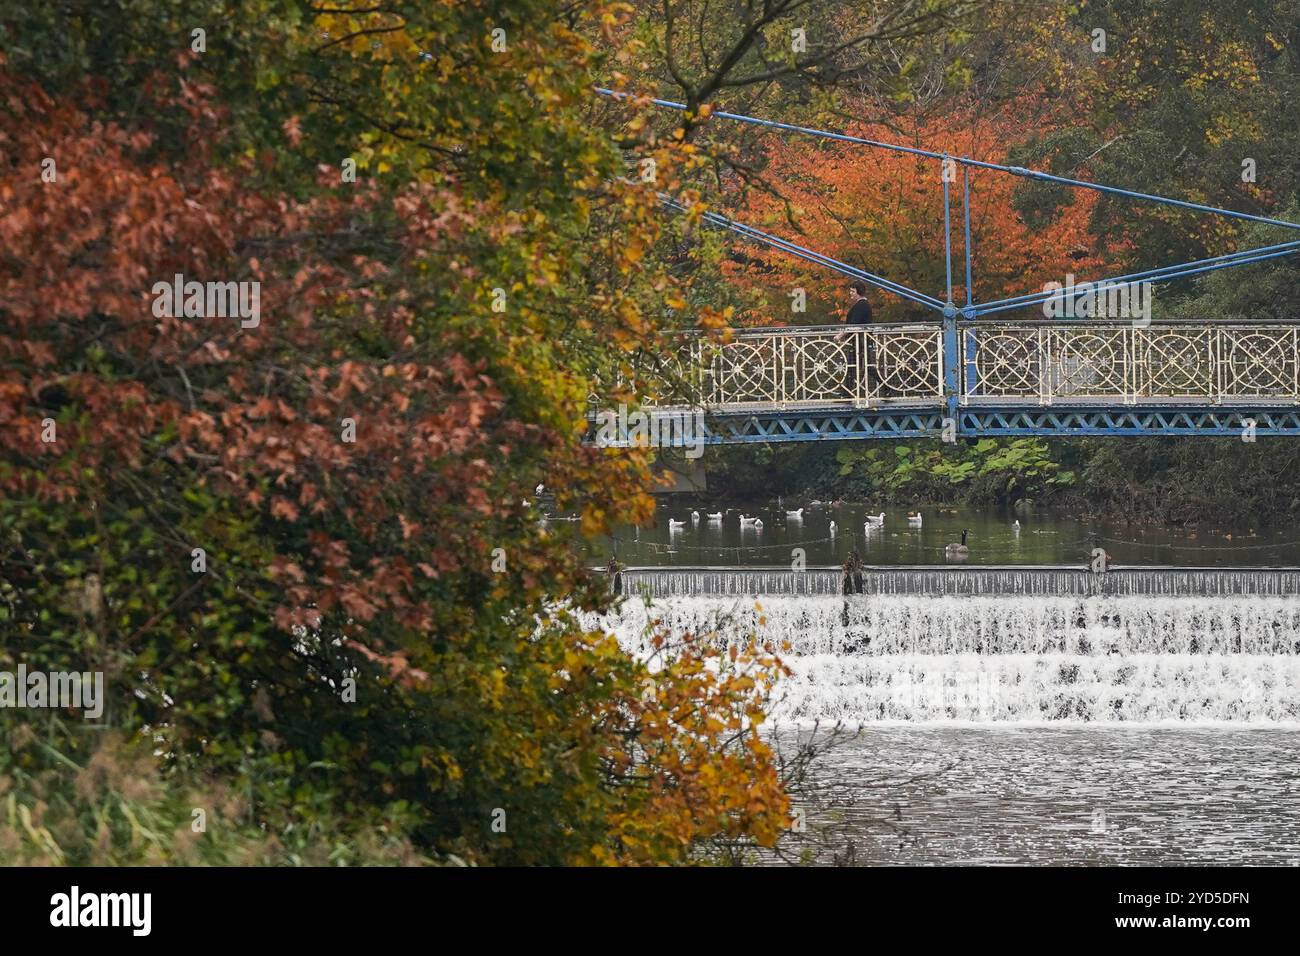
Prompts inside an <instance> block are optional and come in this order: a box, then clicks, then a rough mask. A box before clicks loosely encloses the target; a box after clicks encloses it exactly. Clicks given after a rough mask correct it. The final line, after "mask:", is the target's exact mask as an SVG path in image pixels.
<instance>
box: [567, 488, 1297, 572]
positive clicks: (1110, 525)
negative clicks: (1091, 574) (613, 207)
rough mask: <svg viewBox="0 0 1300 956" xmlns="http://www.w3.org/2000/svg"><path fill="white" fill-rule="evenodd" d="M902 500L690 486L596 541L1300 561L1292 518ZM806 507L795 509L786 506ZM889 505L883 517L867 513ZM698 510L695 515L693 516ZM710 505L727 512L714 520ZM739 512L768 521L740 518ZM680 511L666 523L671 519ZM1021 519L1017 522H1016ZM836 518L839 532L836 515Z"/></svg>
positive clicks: (760, 557)
mask: <svg viewBox="0 0 1300 956" xmlns="http://www.w3.org/2000/svg"><path fill="white" fill-rule="evenodd" d="M909 510H915V509H909V508H906V507H888V506H881V505H871V504H866V505H864V504H844V503H840V504H834V503H821V502H807V501H797V502H796V501H786V502H783V503H782V505H781V506H780V507H776V506H775V505H766V506H759V505H754V506H738V507H726V506H723V505H719V504H707V503H705V502H703V501H701V500H699V499H696V498H693V497H690V496H684V495H667V496H663V497H661V498H660V499H659V504H658V508H657V512H656V523H655V527H653V528H640V529H637V528H632V527H624V528H620V529H618V530H617V531H616V532H615V535H614V538H615V540H609V539H606V540H603V541H601V542H599V543H597V544H596V545H595V546H593V548H592V549H591V552H590V554H591V559H592V563H594V564H600V565H603V564H604V563H605V560H606V559H607V558H608V556H609V554H610V553H611V551H614V550H616V551H617V554H618V558H619V560H620V561H621V562H622V563H623V564H624V565H634V566H635V565H781V564H787V563H789V561H790V560H791V549H793V548H796V547H799V548H803V549H804V551H805V557H806V560H807V562H808V564H809V565H819V564H823V565H825V564H840V563H841V562H843V560H844V558H845V557H846V556H847V555H848V553H849V551H850V550H851V549H854V548H856V549H857V550H858V551H859V553H860V554H862V555H863V557H864V560H865V561H866V563H867V564H883V565H894V564H905V565H912V564H945V563H949V559H948V558H947V556H946V554H945V551H946V547H947V545H949V544H953V543H956V542H958V541H960V539H961V532H962V530H963V529H969V530H970V532H971V534H970V537H969V538H968V541H967V544H968V546H969V548H970V552H969V555H968V556H967V557H966V558H965V563H967V564H974V565H983V564H1078V565H1082V564H1084V563H1086V562H1087V560H1088V557H1089V554H1090V552H1091V550H1092V548H1093V547H1094V546H1097V545H1100V546H1102V547H1104V548H1105V549H1106V550H1107V551H1108V552H1109V554H1110V556H1111V560H1112V561H1113V562H1114V563H1116V564H1128V565H1181V566H1196V567H1221V566H1244V565H1249V566H1270V565H1271V566H1285V565H1300V531H1297V530H1296V528H1294V527H1285V526H1284V527H1280V528H1252V527H1238V528H1221V529H1207V528H1201V529H1185V528H1164V527H1141V526H1130V525H1125V524H1122V523H1117V522H1106V521H1098V520H1081V519H1078V518H1074V517H1070V516H1065V515H1059V514H1053V513H1050V512H1046V511H1030V512H1022V513H1011V512H1006V513H999V512H996V511H990V510H978V509H972V508H957V507H953V508H947V507H921V508H920V509H919V512H920V514H921V524H920V526H919V527H918V526H915V525H913V524H909V522H908V520H907V514H908V511H909ZM793 511H801V512H802V514H799V515H794V514H790V513H789V512H793ZM881 511H884V512H885V521H884V524H883V526H875V525H868V523H867V521H866V518H867V516H868V515H869V514H870V515H878V514H879V513H880V512H881ZM692 512H697V513H698V514H699V520H698V521H696V520H694V519H693V518H692ZM709 514H721V516H722V517H721V518H720V519H719V520H710V519H709V517H708V515H709ZM741 515H745V516H747V517H756V518H758V519H760V520H761V521H762V527H761V528H758V527H756V526H755V525H753V524H750V523H746V524H745V525H744V526H742V525H741V521H740V518H741ZM670 519H671V520H673V521H680V522H682V524H681V525H680V526H670V524H669V521H670ZM1016 522H1018V523H1019V526H1018V527H1017V526H1016ZM832 523H834V525H835V529H834V532H832V530H831V524H832Z"/></svg>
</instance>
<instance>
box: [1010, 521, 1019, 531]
mask: <svg viewBox="0 0 1300 956" xmlns="http://www.w3.org/2000/svg"><path fill="white" fill-rule="evenodd" d="M1011 530H1012V531H1019V530H1020V519H1019V518H1017V519H1016V520H1015V521H1013V522H1011Z"/></svg>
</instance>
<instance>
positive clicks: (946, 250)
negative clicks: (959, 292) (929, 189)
mask: <svg viewBox="0 0 1300 956" xmlns="http://www.w3.org/2000/svg"><path fill="white" fill-rule="evenodd" d="M939 178H940V179H942V180H943V266H944V270H945V273H946V275H947V281H948V305H952V222H951V220H952V216H951V214H950V213H949V212H948V206H949V203H948V157H947V156H945V157H944V158H943V165H942V166H940V167H939Z"/></svg>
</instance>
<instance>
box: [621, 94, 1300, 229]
mask: <svg viewBox="0 0 1300 956" xmlns="http://www.w3.org/2000/svg"><path fill="white" fill-rule="evenodd" d="M596 92H597V93H600V94H601V95H603V96H610V97H613V98H615V99H629V98H632V96H633V95H632V94H631V93H620V92H618V91H617V90H610V89H606V88H604V87H597V88H596ZM650 102H652V103H654V104H655V105H656V106H663V107H666V108H668V109H674V110H685V109H687V108H688V107H687V106H686V104H685V103H674V102H673V101H671V100H660V99H654V98H651V100H650ZM711 115H713V116H717V117H719V118H720V119H727V120H734V121H736V122H738V123H750V124H753V125H755V126H767V127H770V128H772V129H780V130H785V131H786V132H790V133H801V134H804V135H807V136H817V137H820V138H822V139H832V140H837V141H839V142H843V143H857V144H858V145H861V146H874V147H877V148H879V149H888V150H892V151H894V152H898V153H908V154H910V155H913V156H924V157H926V158H927V159H937V160H940V161H942V160H943V159H944V158H945V155H944V154H943V153H936V152H934V151H933V150H929V149H917V148H915V147H912V146H900V145H898V144H897V143H885V142H881V141H880V140H874V139H864V138H862V137H860V136H849V135H848V134H846V133H832V132H829V131H827V130H821V129H814V128H812V127H809V126H795V125H793V124H790V123H778V122H776V121H775V120H765V119H759V118H758V117H755V116H746V115H744V114H743V113H727V112H723V111H721V110H715V111H714V112H713V113H712V114H711ZM947 158H950V159H952V160H953V161H954V162H958V163H961V164H962V165H963V166H973V167H975V168H977V169H990V170H994V171H996V172H1000V173H1008V174H1010V175H1012V176H1024V177H1026V178H1028V179H1039V180H1043V181H1045V182H1052V183H1059V184H1061V185H1063V186H1074V187H1077V188H1079V189H1092V190H1095V191H1097V192H1103V193H1113V194H1114V195H1117V196H1127V197H1129V198H1130V199H1144V200H1147V201H1148V202H1156V203H1163V204H1165V205H1168V206H1177V207H1179V208H1182V209H1192V210H1195V211H1196V212H1208V213H1214V214H1215V215H1219V216H1230V217H1232V218H1234V219H1244V220H1247V221H1248V222H1259V223H1264V224H1266V225H1270V226H1285V227H1286V228H1288V229H1300V223H1296V222H1287V221H1286V220H1285V219H1270V218H1269V217H1267V216H1255V215H1252V214H1250V213H1247V212H1237V211H1236V210H1233V209H1223V208H1221V207H1219V206H1207V205H1204V204H1203V203H1195V202H1188V201H1186V200H1183V199H1171V198H1169V197H1168V196H1156V195H1154V194H1152V193H1142V192H1136V191H1134V190H1131V189H1121V188H1120V187H1118V186H1105V185H1102V184H1101V183H1090V182H1087V181H1085V180H1082V179H1069V178H1067V177H1065V176H1054V175H1052V174H1051V173H1044V172H1041V171H1039V170H1036V169H1026V168H1025V167H1024V166H1004V165H1002V164H1001V163H988V162H985V161H983V160H980V159H973V158H971V157H969V156H951V157H947Z"/></svg>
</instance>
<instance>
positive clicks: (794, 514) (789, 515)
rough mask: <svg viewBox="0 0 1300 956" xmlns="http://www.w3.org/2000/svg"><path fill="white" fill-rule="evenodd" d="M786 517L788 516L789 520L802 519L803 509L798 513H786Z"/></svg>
mask: <svg viewBox="0 0 1300 956" xmlns="http://www.w3.org/2000/svg"><path fill="white" fill-rule="evenodd" d="M785 516H786V517H787V518H802V517H803V509H802V508H800V509H799V510H798V511H787V512H786V513H785Z"/></svg>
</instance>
